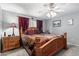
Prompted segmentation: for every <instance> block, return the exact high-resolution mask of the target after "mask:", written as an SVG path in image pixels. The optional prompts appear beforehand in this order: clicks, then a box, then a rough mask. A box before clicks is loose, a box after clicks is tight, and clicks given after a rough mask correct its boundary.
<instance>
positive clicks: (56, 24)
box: [53, 20, 61, 27]
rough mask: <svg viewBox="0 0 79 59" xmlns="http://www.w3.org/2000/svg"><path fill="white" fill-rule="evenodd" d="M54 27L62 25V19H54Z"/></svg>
mask: <svg viewBox="0 0 79 59" xmlns="http://www.w3.org/2000/svg"><path fill="white" fill-rule="evenodd" d="M53 27H61V20H55V21H53Z"/></svg>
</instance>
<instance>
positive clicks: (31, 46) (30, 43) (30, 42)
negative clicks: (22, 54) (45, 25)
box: [21, 27, 67, 56]
mask: <svg viewBox="0 0 79 59" xmlns="http://www.w3.org/2000/svg"><path fill="white" fill-rule="evenodd" d="M26 32H27V34H26V33H24V34H21V38H22V43H23V47H24V48H25V49H26V51H27V52H28V54H29V55H32V56H52V55H55V54H56V53H58V52H59V51H61V50H62V49H67V33H66V32H65V33H63V34H62V35H56V34H46V33H45V34H44V33H39V31H38V30H37V28H33V27H32V28H28V29H27V31H26Z"/></svg>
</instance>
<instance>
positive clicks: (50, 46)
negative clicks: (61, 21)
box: [35, 33, 67, 56]
mask: <svg viewBox="0 0 79 59" xmlns="http://www.w3.org/2000/svg"><path fill="white" fill-rule="evenodd" d="M66 35H67V34H66V33H65V34H64V35H62V36H59V37H56V38H52V39H51V40H49V41H48V42H47V43H45V44H44V45H42V46H41V47H38V48H37V47H36V48H35V55H37V56H51V55H54V54H55V53H57V52H58V51H60V50H61V49H63V48H65V49H66V48H67V42H66V41H67V40H66V38H67V37H66Z"/></svg>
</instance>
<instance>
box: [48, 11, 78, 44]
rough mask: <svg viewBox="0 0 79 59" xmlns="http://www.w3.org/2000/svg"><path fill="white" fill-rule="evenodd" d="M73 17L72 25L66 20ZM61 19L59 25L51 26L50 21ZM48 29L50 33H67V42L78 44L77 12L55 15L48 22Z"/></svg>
mask: <svg viewBox="0 0 79 59" xmlns="http://www.w3.org/2000/svg"><path fill="white" fill-rule="evenodd" d="M68 19H73V25H69V24H68V22H67V20H68ZM54 20H61V27H53V25H52V21H54ZM48 29H49V31H50V32H51V33H54V34H62V33H64V32H67V33H68V39H67V40H68V43H70V44H74V45H79V13H78V12H77V13H73V14H69V15H64V16H59V17H55V18H53V19H52V20H50V21H49V22H48Z"/></svg>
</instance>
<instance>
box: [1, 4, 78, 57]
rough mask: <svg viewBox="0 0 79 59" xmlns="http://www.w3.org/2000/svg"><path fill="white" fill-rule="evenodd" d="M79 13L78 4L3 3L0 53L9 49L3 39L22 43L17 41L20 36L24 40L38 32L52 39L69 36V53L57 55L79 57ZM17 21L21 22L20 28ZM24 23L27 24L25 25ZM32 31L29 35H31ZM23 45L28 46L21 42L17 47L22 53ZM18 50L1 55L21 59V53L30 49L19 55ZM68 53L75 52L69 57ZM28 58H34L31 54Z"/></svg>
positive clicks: (64, 52) (62, 52) (66, 51)
mask: <svg viewBox="0 0 79 59" xmlns="http://www.w3.org/2000/svg"><path fill="white" fill-rule="evenodd" d="M51 5H52V8H53V9H54V8H55V9H54V10H53V9H52V10H53V13H54V14H53V15H52V16H53V17H50V16H51V15H50V14H49V13H50V12H51V10H50V9H49V7H51ZM53 5H54V6H53ZM68 6H70V7H68ZM78 12H79V3H59V4H58V3H54V4H53V3H0V15H1V16H0V18H1V19H0V32H1V33H0V38H1V40H0V41H1V45H0V46H1V51H2V50H3V45H4V46H5V45H7V46H8V45H9V44H7V43H6V44H4V43H3V42H4V41H3V40H4V39H6V38H4V37H8V39H10V38H11V39H13V40H15V39H14V38H16V39H18V40H19V39H20V37H19V38H18V36H21V37H22V36H23V35H24V34H27V33H28V34H30V35H33V34H37V32H38V33H40V34H41V36H43V37H44V35H45V37H46V35H47V36H49V37H51V34H52V35H53V34H54V35H64V33H66V34H67V46H68V47H67V48H68V49H67V50H65V51H60V52H58V53H57V54H56V55H60V56H62V55H68V56H69V55H79V53H78V52H77V51H78V48H79V47H78V45H79V42H78V40H79V36H78V34H79V33H78V29H79V28H78V25H79V22H78V19H79V17H78V15H79V13H78ZM18 19H21V24H20V21H19V20H18ZM22 19H23V22H24V23H23V22H22ZM26 19H27V21H26ZM28 19H29V21H28ZM24 20H25V21H24ZM39 22H40V23H39ZM28 23H29V24H28ZM26 24H27V25H26ZM40 25H41V26H40ZM36 27H37V28H36ZM27 28H28V32H27V31H26V30H27ZM29 28H30V31H29ZM75 28H76V29H75ZM32 29H33V31H32ZM11 36H13V37H11ZM14 36H15V37H14ZM38 36H40V35H38ZM38 36H37V39H38ZM9 37H10V38H9ZM2 38H4V39H2ZM61 38H62V37H61ZM15 41H16V40H15ZM38 41H39V40H38ZM7 42H8V41H7ZM13 42H14V41H13ZM13 42H12V43H13ZM16 42H18V41H16ZM12 43H10V44H12ZM14 43H15V42H14ZM14 43H13V44H14ZM24 43H26V42H25V41H24V42H23V41H22V40H20V42H19V43H17V46H16V47H19V48H21V49H22V47H20V46H23V44H24ZM60 47H61V45H60ZM13 48H14V47H12V46H11V49H13ZM19 48H16V49H14V50H10V51H7V52H2V53H1V55H22V54H21V53H23V52H26V49H27V48H25V49H23V50H22V51H20V49H19ZM8 49H9V47H5V49H4V50H8ZM12 51H14V52H12ZM16 51H19V52H17V54H16V53H15V52H16ZM69 51H73V52H71V53H69V54H68V52H69ZM74 51H76V52H74ZM29 52H30V51H29ZM29 54H31V52H30V53H29ZM23 55H27V52H26V54H23ZM52 55H53V54H52Z"/></svg>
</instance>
